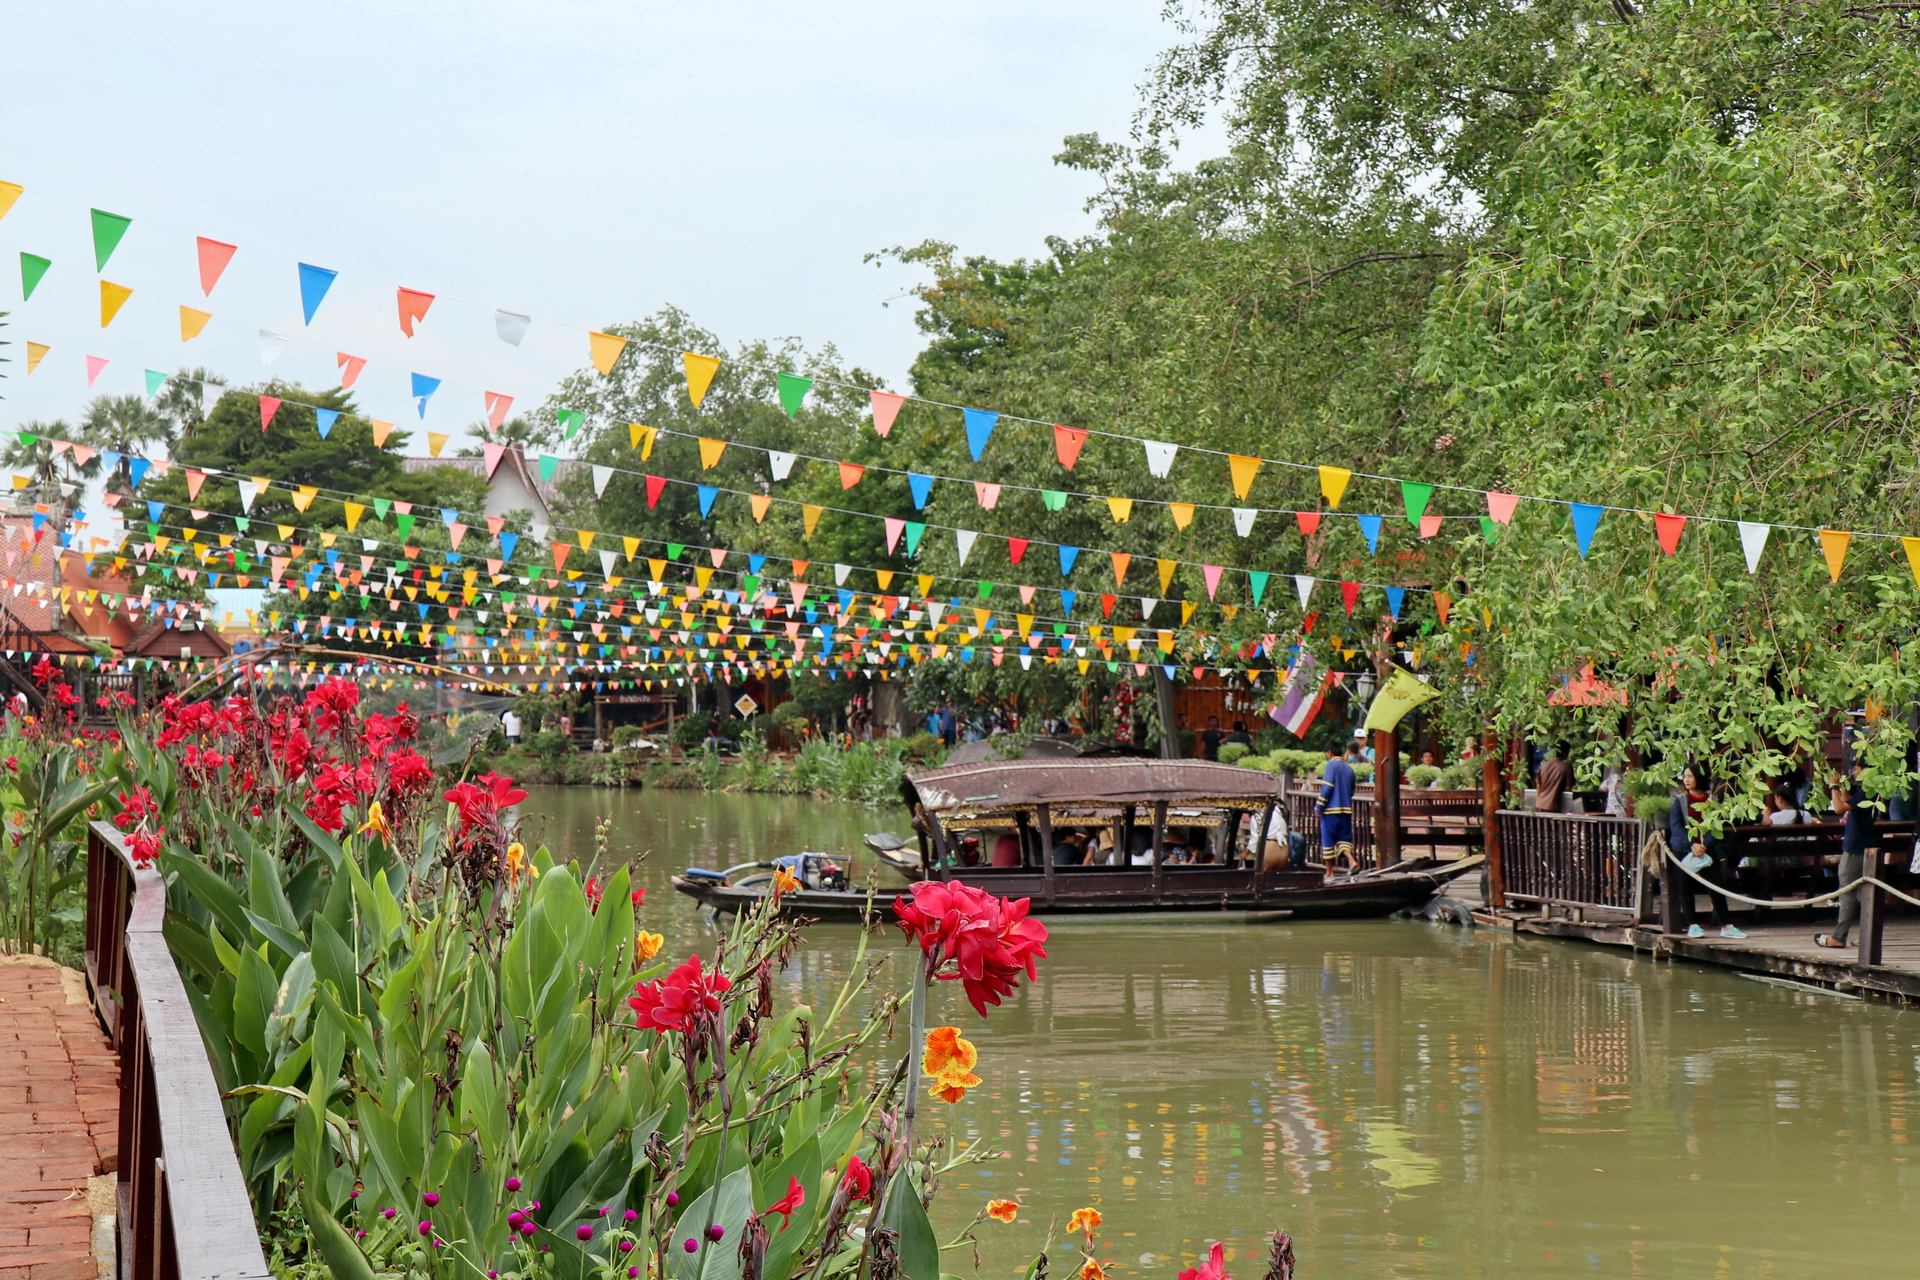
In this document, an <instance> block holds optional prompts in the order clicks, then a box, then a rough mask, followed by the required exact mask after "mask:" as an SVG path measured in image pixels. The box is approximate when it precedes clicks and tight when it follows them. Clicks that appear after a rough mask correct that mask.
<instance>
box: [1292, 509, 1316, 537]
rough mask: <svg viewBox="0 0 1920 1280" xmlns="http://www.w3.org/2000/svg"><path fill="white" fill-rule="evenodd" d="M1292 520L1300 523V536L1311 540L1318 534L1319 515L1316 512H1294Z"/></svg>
mask: <svg viewBox="0 0 1920 1280" xmlns="http://www.w3.org/2000/svg"><path fill="white" fill-rule="evenodd" d="M1293 518H1294V519H1295V520H1298V521H1299V522H1300V536H1301V537H1303V538H1311V537H1312V536H1313V535H1314V534H1316V533H1318V532H1320V513H1319V512H1318V511H1296V512H1294V513H1293Z"/></svg>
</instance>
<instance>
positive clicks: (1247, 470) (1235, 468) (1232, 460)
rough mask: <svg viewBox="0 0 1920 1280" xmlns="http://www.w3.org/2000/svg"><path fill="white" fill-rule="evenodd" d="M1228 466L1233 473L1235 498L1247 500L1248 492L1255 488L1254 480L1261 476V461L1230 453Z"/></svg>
mask: <svg viewBox="0 0 1920 1280" xmlns="http://www.w3.org/2000/svg"><path fill="white" fill-rule="evenodd" d="M1227 466H1228V468H1229V469H1231V470H1232V472H1233V496H1234V497H1236V498H1245V497H1246V496H1247V490H1249V489H1251V488H1253V478H1254V477H1255V476H1257V475H1259V474H1260V459H1258V458H1249V457H1247V456H1245V455H1244V454H1238V453H1230V454H1228V455H1227Z"/></svg>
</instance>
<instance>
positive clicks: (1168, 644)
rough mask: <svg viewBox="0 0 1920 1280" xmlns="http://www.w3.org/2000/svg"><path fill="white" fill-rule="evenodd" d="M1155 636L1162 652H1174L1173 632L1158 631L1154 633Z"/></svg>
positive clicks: (1155, 640)
mask: <svg viewBox="0 0 1920 1280" xmlns="http://www.w3.org/2000/svg"><path fill="white" fill-rule="evenodd" d="M1153 637H1154V643H1155V644H1157V645H1159V646H1160V652H1162V653H1172V652H1173V632H1171V631H1156V632H1154V633H1153Z"/></svg>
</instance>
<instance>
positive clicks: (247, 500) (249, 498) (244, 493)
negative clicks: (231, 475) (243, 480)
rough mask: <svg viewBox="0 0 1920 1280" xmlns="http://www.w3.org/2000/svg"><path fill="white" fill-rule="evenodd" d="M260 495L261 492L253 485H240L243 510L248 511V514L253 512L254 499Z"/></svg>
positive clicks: (241, 507)
mask: <svg viewBox="0 0 1920 1280" xmlns="http://www.w3.org/2000/svg"><path fill="white" fill-rule="evenodd" d="M259 496H260V494H259V492H258V491H257V490H256V489H255V488H254V487H253V486H252V485H250V484H243V485H241V486H240V509H241V510H242V511H245V512H247V513H248V514H252V512H253V500H254V499H255V498H257V497H259Z"/></svg>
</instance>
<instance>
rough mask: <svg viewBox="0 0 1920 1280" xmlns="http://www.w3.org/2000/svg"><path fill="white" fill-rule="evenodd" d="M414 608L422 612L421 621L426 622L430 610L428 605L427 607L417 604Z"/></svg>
mask: <svg viewBox="0 0 1920 1280" xmlns="http://www.w3.org/2000/svg"><path fill="white" fill-rule="evenodd" d="M413 607H414V608H416V609H418V610H419V611H420V619H421V621H423V622H424V621H426V617H427V608H428V606H427V605H425V604H416V605H415V606H413Z"/></svg>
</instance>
